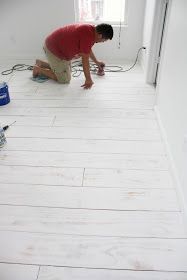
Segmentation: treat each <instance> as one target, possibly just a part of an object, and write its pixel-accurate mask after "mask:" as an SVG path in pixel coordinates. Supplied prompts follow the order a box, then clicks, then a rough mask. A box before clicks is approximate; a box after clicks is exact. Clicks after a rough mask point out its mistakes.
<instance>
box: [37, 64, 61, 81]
mask: <svg viewBox="0 0 187 280" xmlns="http://www.w3.org/2000/svg"><path fill="white" fill-rule="evenodd" d="M32 74H33V77H34V78H35V77H37V76H39V75H44V76H46V77H48V78H50V79H52V80H54V81H57V77H56V75H55V74H54V73H53V71H52V70H51V69H48V68H42V67H39V66H38V65H35V66H34V67H33V72H32Z"/></svg>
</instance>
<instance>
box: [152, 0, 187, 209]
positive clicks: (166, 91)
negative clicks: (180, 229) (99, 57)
mask: <svg viewBox="0 0 187 280" xmlns="http://www.w3.org/2000/svg"><path fill="white" fill-rule="evenodd" d="M157 94H158V97H157V110H158V113H159V115H160V119H161V122H162V125H163V128H164V130H165V133H166V138H167V139H166V140H167V142H168V147H169V150H170V152H171V156H172V158H173V164H174V168H176V170H175V171H176V174H177V175H178V179H179V183H180V184H181V185H180V186H182V194H183V195H184V199H185V204H186V206H187V181H186V182H185V181H184V177H185V173H187V168H186V165H185V164H186V163H187V159H186V158H185V157H186V156H187V153H185V148H184V137H185V135H186V134H187V1H186V0H171V1H170V5H169V15H168V22H167V25H166V32H165V38H164V44H163V52H162V57H161V65H160V72H159V79H158V87H157ZM186 178H187V177H186Z"/></svg>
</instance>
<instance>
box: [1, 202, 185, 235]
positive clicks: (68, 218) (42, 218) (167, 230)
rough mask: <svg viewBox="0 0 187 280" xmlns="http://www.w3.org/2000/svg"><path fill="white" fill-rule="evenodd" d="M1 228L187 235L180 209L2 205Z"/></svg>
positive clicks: (36, 230) (116, 233)
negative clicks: (62, 207) (136, 209)
mask: <svg viewBox="0 0 187 280" xmlns="http://www.w3.org/2000/svg"><path fill="white" fill-rule="evenodd" d="M0 230H3V231H4V230H5V231H24V232H40V233H57V234H61V233H62V234H79V235H98V236H123V237H148V238H149V237H155V238H161V237H162V238H164V237H165V238H185V237H186V238H187V233H186V232H185V229H184V224H183V220H182V217H181V213H179V212H149V211H147V212H146V211H109V210H103V211H101V210H86V209H57V208H50V209H49V208H47V207H46V208H45V207H25V206H10V205H0Z"/></svg>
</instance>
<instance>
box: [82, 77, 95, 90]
mask: <svg viewBox="0 0 187 280" xmlns="http://www.w3.org/2000/svg"><path fill="white" fill-rule="evenodd" d="M92 85H93V81H92V80H91V79H90V80H86V81H85V83H84V84H83V85H82V86H81V87H83V88H84V89H90V88H91V87H92Z"/></svg>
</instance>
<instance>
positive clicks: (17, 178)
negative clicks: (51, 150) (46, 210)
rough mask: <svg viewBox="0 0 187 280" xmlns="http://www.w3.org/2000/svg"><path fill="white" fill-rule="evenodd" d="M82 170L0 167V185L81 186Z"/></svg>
mask: <svg viewBox="0 0 187 280" xmlns="http://www.w3.org/2000/svg"><path fill="white" fill-rule="evenodd" d="M82 178H83V168H61V167H59V168H56V167H31V166H1V176H0V182H1V183H25V184H43V185H66V184H67V185H70V186H81V185H82Z"/></svg>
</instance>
